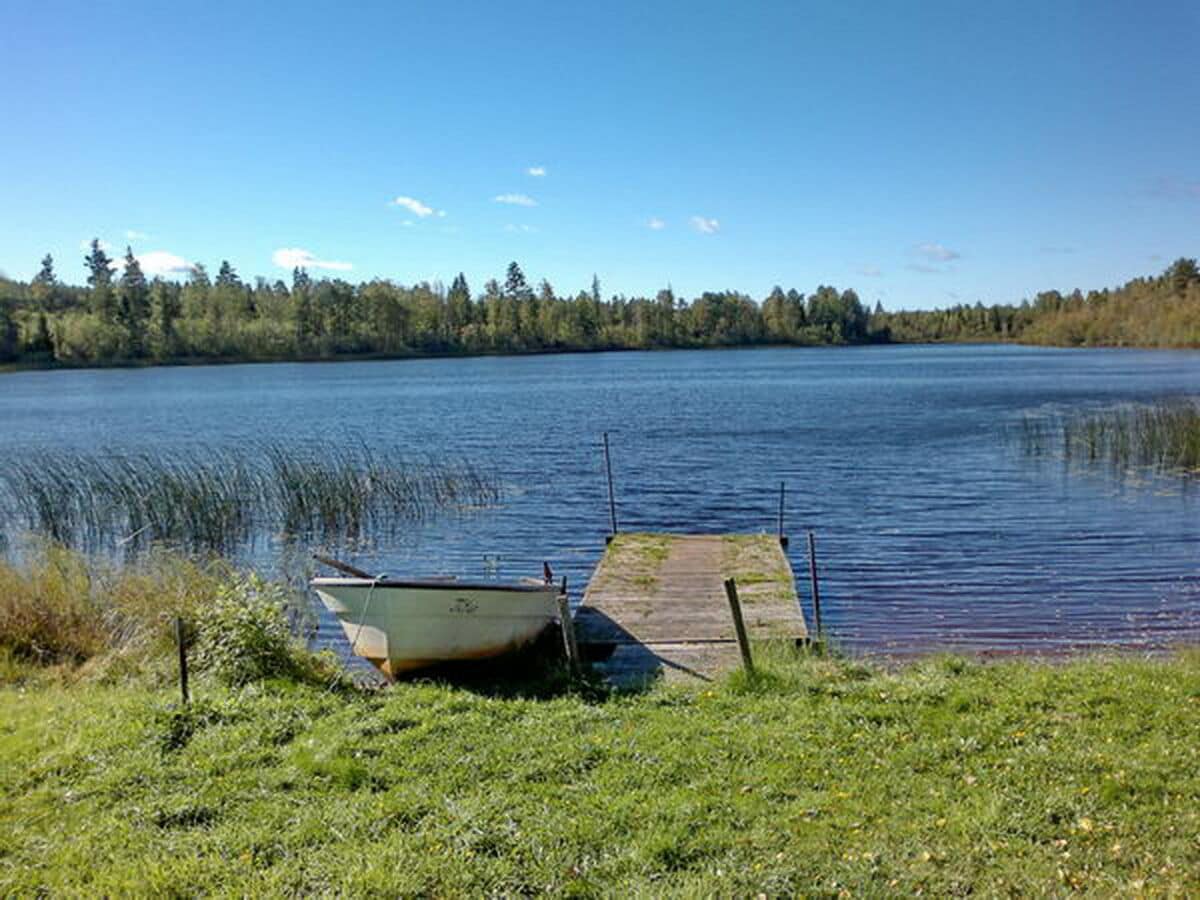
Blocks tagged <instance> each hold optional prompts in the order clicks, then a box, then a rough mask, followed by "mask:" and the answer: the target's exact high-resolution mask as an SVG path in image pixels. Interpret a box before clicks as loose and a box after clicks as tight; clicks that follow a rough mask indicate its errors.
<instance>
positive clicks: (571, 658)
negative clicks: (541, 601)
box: [558, 575, 580, 675]
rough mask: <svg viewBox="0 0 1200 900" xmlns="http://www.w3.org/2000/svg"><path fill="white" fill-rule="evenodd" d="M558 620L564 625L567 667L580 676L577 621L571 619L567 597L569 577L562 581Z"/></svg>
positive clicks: (569, 603)
mask: <svg viewBox="0 0 1200 900" xmlns="http://www.w3.org/2000/svg"><path fill="white" fill-rule="evenodd" d="M558 618H559V621H560V622H561V623H562V633H563V647H564V648H565V649H566V651H567V665H568V666H570V667H571V673H572V674H574V675H578V674H579V671H580V665H579V644H578V643H576V641H575V620H574V619H572V618H571V601H570V598H569V597H568V596H567V576H566V575H564V576H563V579H562V588H561V589H560V590H559V592H558Z"/></svg>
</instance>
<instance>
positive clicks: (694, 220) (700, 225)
mask: <svg viewBox="0 0 1200 900" xmlns="http://www.w3.org/2000/svg"><path fill="white" fill-rule="evenodd" d="M688 223H689V224H690V225H691V226H692V227H693V228H694V229H696V230H697V231H698V232H700V233H701V234H716V233H717V232H718V231H720V230H721V223H720V222H718V221H717V220H716V219H706V218H704V216H692V217H691V218H690V219H688Z"/></svg>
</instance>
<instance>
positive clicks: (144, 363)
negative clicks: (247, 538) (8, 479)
mask: <svg viewBox="0 0 1200 900" xmlns="http://www.w3.org/2000/svg"><path fill="white" fill-rule="evenodd" d="M972 346H973V347H993V346H995V347H1041V348H1044V349H1048V350H1049V349H1056V350H1164V351H1168V350H1169V351H1176V352H1180V351H1181V352H1191V353H1195V352H1197V351H1200V346H1186V347H1179V346H1152V345H1136V344H1043V343H1033V342H1028V341H995V340H990V341H988V340H978V341H966V340H963V341H911V342H910V341H865V342H860V343H845V344H790V343H754V344H729V345H725V346H716V347H580V348H558V349H535V350H518V351H512V350H496V351H486V350H483V351H447V352H442V353H436V352H435V353H428V352H421V351H413V352H411V353H341V354H337V355H335V356H293V357H274V356H269V357H250V358H235V357H217V358H209V357H199V356H195V357H179V358H176V359H166V360H114V361H111V362H104V363H97V362H86V363H80V364H78V365H76V364H72V363H69V362H67V363H64V362H61V361H57V360H56V361H55V362H52V363H35V362H13V363H3V364H0V375H10V374H16V373H18V372H54V371H72V372H79V371H87V370H98V371H104V370H110V369H126V370H128V369H163V368H170V369H182V368H206V367H215V366H246V365H270V364H287V363H347V362H397V361H409V360H414V361H415V360H431V359H488V358H494V357H524V356H577V355H592V354H597V353H672V352H682V351H688V350H690V351H700V352H707V351H731V350H733V351H737V350H767V349H775V350H778V349H793V350H839V349H843V350H844V349H849V348H863V349H865V348H879V347H972Z"/></svg>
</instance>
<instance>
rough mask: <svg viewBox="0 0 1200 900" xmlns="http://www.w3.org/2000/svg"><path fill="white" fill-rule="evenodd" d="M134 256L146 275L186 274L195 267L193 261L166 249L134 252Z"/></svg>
mask: <svg viewBox="0 0 1200 900" xmlns="http://www.w3.org/2000/svg"><path fill="white" fill-rule="evenodd" d="M135 258H136V259H137V261H138V265H140V266H141V267H142V271H143V272H145V273H146V274H147V275H186V274H188V273H190V272H191V271H192V270H193V269H195V268H196V264H195V263H192V262H188V261H187V260H186V259H184V258H183V257H182V256H176V255H175V254H174V253H168V252H167V251H166V250H151V251H150V252H149V253H138V254H135Z"/></svg>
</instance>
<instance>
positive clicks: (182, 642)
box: [175, 616, 189, 705]
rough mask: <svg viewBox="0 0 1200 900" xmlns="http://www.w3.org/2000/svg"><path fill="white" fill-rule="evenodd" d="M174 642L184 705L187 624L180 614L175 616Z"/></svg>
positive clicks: (186, 695) (185, 694)
mask: <svg viewBox="0 0 1200 900" xmlns="http://www.w3.org/2000/svg"><path fill="white" fill-rule="evenodd" d="M175 643H176V644H178V645H179V693H180V694H181V695H182V696H183V702H184V704H185V705H186V704H187V703H188V701H189V697H188V666H187V626H185V625H184V624H183V618H182V617H181V616H176V617H175Z"/></svg>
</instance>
